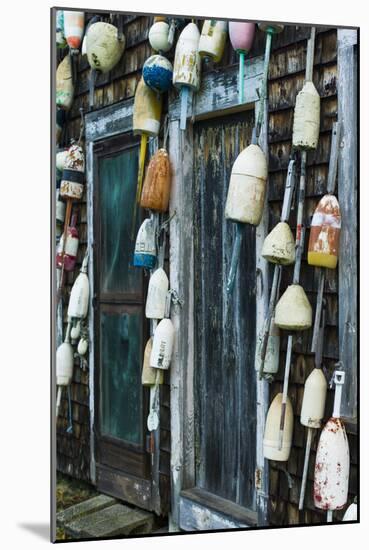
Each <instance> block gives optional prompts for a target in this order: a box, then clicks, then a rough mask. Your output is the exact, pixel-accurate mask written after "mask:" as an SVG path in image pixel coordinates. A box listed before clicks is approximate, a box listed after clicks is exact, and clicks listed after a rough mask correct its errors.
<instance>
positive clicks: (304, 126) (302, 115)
mask: <svg viewBox="0 0 369 550" xmlns="http://www.w3.org/2000/svg"><path fill="white" fill-rule="evenodd" d="M319 126H320V97H319V94H318V92H317V90H316V88H315V86H314V84H313V83H312V82H311V81H307V82H305V84H304V87H303V88H302V90H301V91H300V92H299V93H298V94H297V98H296V105H295V112H294V118H293V133H292V145H293V147H294V148H295V149H305V150H307V149H316V148H317V146H318V140H319Z"/></svg>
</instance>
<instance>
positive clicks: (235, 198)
mask: <svg viewBox="0 0 369 550" xmlns="http://www.w3.org/2000/svg"><path fill="white" fill-rule="evenodd" d="M267 177H268V170H267V162H266V158H265V155H264V153H263V151H262V150H261V149H260V147H259V146H258V145H253V144H251V145H249V146H248V147H246V149H244V150H243V151H242V152H241V153H240V154H239V155H238V157H237V158H236V160H235V162H234V164H233V167H232V173H231V179H230V182H229V188H228V195H227V201H226V206H225V217H226V218H227V219H230V220H233V221H237V222H241V223H250V224H252V225H259V223H260V220H261V217H262V215H263V207H264V199H265V191H266V181H267Z"/></svg>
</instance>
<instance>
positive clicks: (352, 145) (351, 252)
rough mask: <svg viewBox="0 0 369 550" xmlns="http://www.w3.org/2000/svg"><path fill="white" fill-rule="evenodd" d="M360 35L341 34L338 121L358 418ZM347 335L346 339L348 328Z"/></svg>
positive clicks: (346, 360) (349, 349)
mask: <svg viewBox="0 0 369 550" xmlns="http://www.w3.org/2000/svg"><path fill="white" fill-rule="evenodd" d="M355 44H357V31H356V30H351V29H338V30H337V66H338V79H337V96H338V121H339V122H341V147H340V153H339V164H338V199H339V203H340V208H341V216H342V227H341V237H340V254H339V264H338V265H339V343H340V346H339V348H340V360H341V361H342V362H343V368H344V369H345V371H346V381H345V385H344V387H343V395H342V404H341V416H342V417H344V418H347V419H351V420H352V419H354V420H355V419H356V417H357V234H356V231H357V160H358V159H357V105H356V102H357V58H356V53H355V48H354V46H355ZM346 323H348V324H347V332H346V337H345V338H344V335H345V324H346Z"/></svg>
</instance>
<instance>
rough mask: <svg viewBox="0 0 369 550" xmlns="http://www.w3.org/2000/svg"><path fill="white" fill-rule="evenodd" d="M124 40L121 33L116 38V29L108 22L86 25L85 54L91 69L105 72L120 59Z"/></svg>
mask: <svg viewBox="0 0 369 550" xmlns="http://www.w3.org/2000/svg"><path fill="white" fill-rule="evenodd" d="M125 44H126V40H125V37H124V35H123V34H122V36H121V39H119V38H118V29H117V27H115V26H114V25H111V24H110V23H105V22H103V21H98V22H97V23H93V24H92V25H90V26H89V27H88V30H87V33H86V54H87V59H88V62H89V64H90V67H91V68H92V69H95V70H96V71H100V72H101V73H107V72H109V71H111V70H112V69H113V68H114V67H115V66H116V65H117V64H118V62H119V61H120V58H121V57H122V55H123V52H124V48H125Z"/></svg>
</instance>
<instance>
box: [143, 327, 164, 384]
mask: <svg viewBox="0 0 369 550" xmlns="http://www.w3.org/2000/svg"><path fill="white" fill-rule="evenodd" d="M152 343H153V338H152V337H151V338H149V339H148V341H147V343H146V346H145V352H144V360H143V366H142V376H141V382H142V385H143V386H154V385H155V383H156V382H158V383H159V384H162V383H163V381H164V371H163V370H160V371H159V379H158V381H157V380H156V375H157V373H158V370H157V369H154V368H153V367H150V356H151V351H152Z"/></svg>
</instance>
